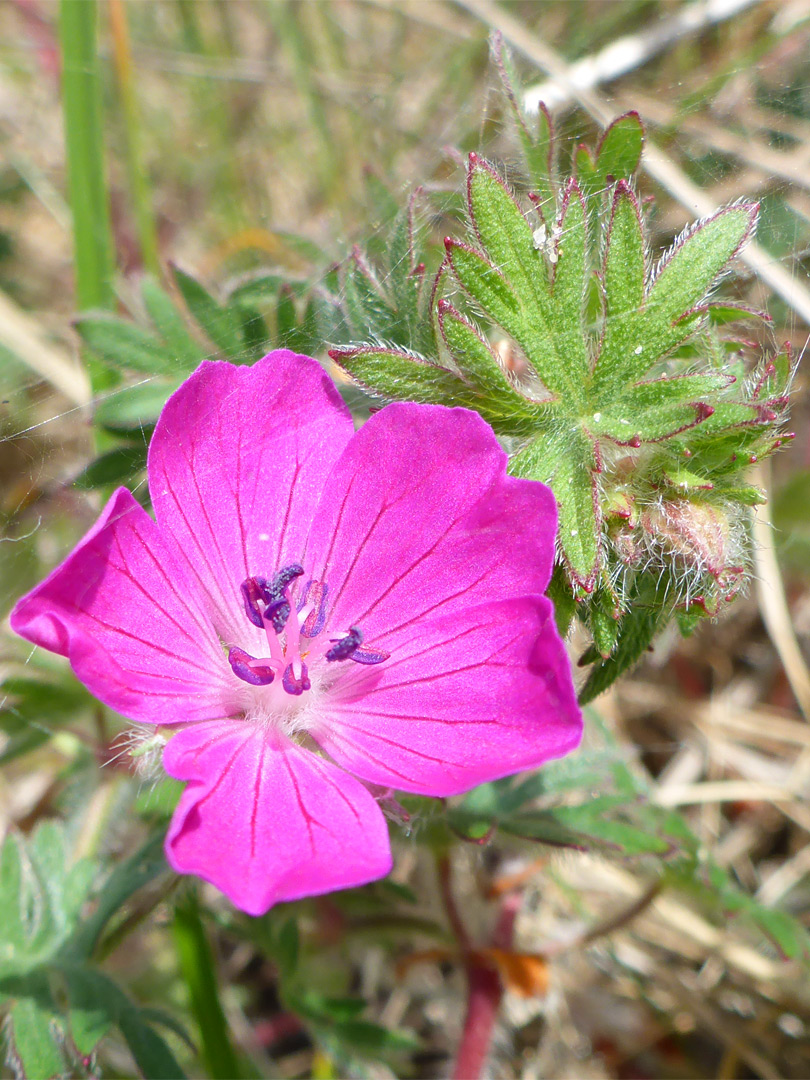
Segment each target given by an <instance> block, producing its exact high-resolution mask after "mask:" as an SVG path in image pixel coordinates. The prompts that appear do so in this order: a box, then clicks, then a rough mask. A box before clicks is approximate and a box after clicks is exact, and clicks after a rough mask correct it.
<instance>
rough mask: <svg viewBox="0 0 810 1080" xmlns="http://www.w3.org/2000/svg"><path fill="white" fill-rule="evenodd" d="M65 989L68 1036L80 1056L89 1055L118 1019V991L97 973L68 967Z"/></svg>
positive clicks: (104, 977)
mask: <svg viewBox="0 0 810 1080" xmlns="http://www.w3.org/2000/svg"><path fill="white" fill-rule="evenodd" d="M65 981H66V984H67V988H68V998H69V1009H68V1017H69V1023H70V1034H71V1036H72V1038H73V1041H74V1043H75V1044H76V1049H77V1050H78V1051H79V1053H80V1054H91V1053H92V1052H93V1050H94V1049H95V1047H96V1045H97V1044H98V1043H99V1042H100V1041H101V1040H102V1039H103V1038H104V1036H105V1035H106V1034H107V1032H108V1031H109V1030H110V1028H111V1027H112V1026H113V1024H114V1023H115V1021H116V1019H117V1014H118V1010H117V1008H116V1005H117V1004H118V1003H119V1000H120V994H121V991H120V990H118V987H115V989H114V991H113V992H112V993H111V983H110V982H109V981H108V980H107V977H106V976H103V975H101V974H99V973H97V972H94V971H90V970H83V969H81V968H69V969H67V970H66V972H65Z"/></svg>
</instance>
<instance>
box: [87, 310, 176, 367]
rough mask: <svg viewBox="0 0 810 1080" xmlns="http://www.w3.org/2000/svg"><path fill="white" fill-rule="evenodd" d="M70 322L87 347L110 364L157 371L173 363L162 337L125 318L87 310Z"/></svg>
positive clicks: (171, 365) (173, 364) (172, 365)
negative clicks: (86, 312)
mask: <svg viewBox="0 0 810 1080" xmlns="http://www.w3.org/2000/svg"><path fill="white" fill-rule="evenodd" d="M73 325H74V326H75V328H76V331H77V332H78V334H79V335H80V337H81V339H82V341H83V342H84V344H85V345H86V346H87V348H88V349H90V350H91V351H92V352H93V353H95V355H96V356H97V357H98V358H99V359H100V360H103V361H104V363H105V364H108V365H109V366H110V367H113V368H116V369H120V368H131V369H133V370H135V371H143V372H146V373H147V374H150V375H160V374H167V373H169V372H171V371H173V370H174V368H175V366H176V365H175V362H174V358H173V357H171V356H170V355H169V354H168V353H167V351H166V347H165V346H164V344H163V342H162V341H160V340H159V339H158V338H156V337H155V336H154V334H150V333H148V332H147V331H146V330H142V329H141V327H140V326H137V325H136V324H135V323H132V322H128V321H127V320H126V319H119V318H118V317H117V316H115V315H106V314H90V315H82V316H81V317H80V318H78V319H76V320H75V321H74V324H73Z"/></svg>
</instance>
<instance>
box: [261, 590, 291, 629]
mask: <svg viewBox="0 0 810 1080" xmlns="http://www.w3.org/2000/svg"><path fill="white" fill-rule="evenodd" d="M289 617H290V601H289V600H288V599H287V597H286V596H282V597H280V598H279V599H278V600H271V601H270V603H269V604H268V605H267V607H266V608H265V609H264V619H265V622H269V623H270V625H271V626H272V627H273V629H274V630H275V632H276V633H277V634H280V633H281V632H282V630H283V629H284V627H285V626H286V625H287V619H289Z"/></svg>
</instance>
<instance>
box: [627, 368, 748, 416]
mask: <svg viewBox="0 0 810 1080" xmlns="http://www.w3.org/2000/svg"><path fill="white" fill-rule="evenodd" d="M733 382H734V378H733V376H731V375H726V374H723V373H721V372H718V373H717V374H715V373H713V372H712V373H708V374H700V375H665V376H663V377H662V378H660V379H652V380H651V381H650V382H637V383H636V384H635V385H634V386H631V387H629V388H628V389H627V390H626V391H625V393H624V394H622V396H621V397H620V398H619V399H618V401H617V405H622V404H626V406H627V408H628V409H629V410H631V411H632V412H635V411H646V410H647V409H655V408H657V407H659V406H664V405H691V404H695V403H697V402H700V401H706V399H707V398H716V397H717V395H718V394H719V393H720V392H721V391H723V390H725V389H726V388H727V387H729V386H731V385H732V384H733Z"/></svg>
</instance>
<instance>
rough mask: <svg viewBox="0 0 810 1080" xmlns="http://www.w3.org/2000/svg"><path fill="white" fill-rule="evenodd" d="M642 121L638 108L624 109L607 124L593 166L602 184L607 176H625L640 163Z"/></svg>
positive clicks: (623, 177)
mask: <svg viewBox="0 0 810 1080" xmlns="http://www.w3.org/2000/svg"><path fill="white" fill-rule="evenodd" d="M643 149H644V125H643V124H642V122H641V117H640V116H639V115H638V113H637V112H627V113H624V115H623V116H617V117H616V119H615V120H614V121H613V122H612V123H611V124H609V125H608V127H607V128H606V130H605V132H604V134H603V135H602V137H601V139H600V140H599V143H598V144H597V148H596V168H597V172H598V174H599V177H600V180H601V182H602V184H609V183H610V178H611V177H613V178H614V179H616V180H621V179H628V178H629V177H631V176H633V174H634V173H635V172H636V170H637V169H638V167H639V165H640V164H641V153H642V150H643Z"/></svg>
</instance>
